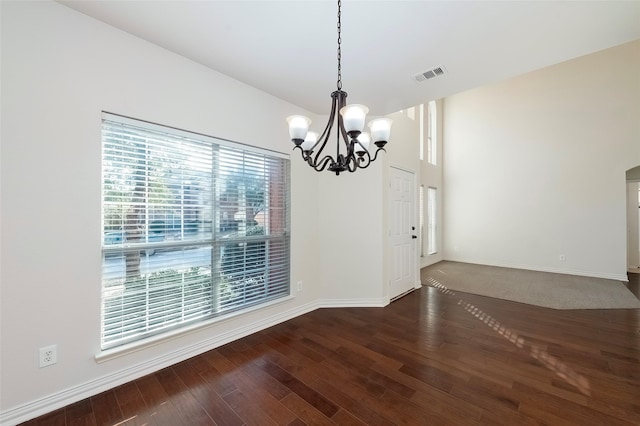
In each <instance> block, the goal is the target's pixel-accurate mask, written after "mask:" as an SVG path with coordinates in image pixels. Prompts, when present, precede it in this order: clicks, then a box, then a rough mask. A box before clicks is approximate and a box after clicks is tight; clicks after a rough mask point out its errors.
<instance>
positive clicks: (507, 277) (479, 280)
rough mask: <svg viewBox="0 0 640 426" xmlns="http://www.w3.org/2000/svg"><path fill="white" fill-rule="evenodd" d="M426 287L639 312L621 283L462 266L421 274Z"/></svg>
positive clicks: (549, 305) (449, 264) (443, 265)
mask: <svg viewBox="0 0 640 426" xmlns="http://www.w3.org/2000/svg"><path fill="white" fill-rule="evenodd" d="M420 275H421V279H422V284H423V285H435V283H439V284H440V285H443V286H445V287H447V288H449V289H450V290H455V291H461V292H465V293H472V294H478V295H481V296H489V297H495V298H498V299H506V300H512V301H514V302H521V303H528V304H530V305H537V306H543V307H546V308H553V309H640V300H638V299H637V298H636V297H635V296H634V295H633V293H631V292H630V291H629V289H627V288H626V287H625V285H624V284H623V283H622V282H620V281H615V280H607V279H602V278H590V277H579V276H575V275H565V274H553V273H549V272H536V271H527V270H523V269H510V268H499V267H495V266H484V265H474V264H470V263H460V262H449V261H444V262H439V263H437V264H435V265H432V266H428V267H426V268H423V269H422V270H421V273H420Z"/></svg>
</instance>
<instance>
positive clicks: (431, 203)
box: [427, 187, 438, 255]
mask: <svg viewBox="0 0 640 426" xmlns="http://www.w3.org/2000/svg"><path fill="white" fill-rule="evenodd" d="M437 200H438V190H437V189H436V188H431V187H429V188H427V253H428V254H430V255H431V254H436V253H437V252H438V239H437V224H438V215H437V211H438V204H437V203H438V202H437Z"/></svg>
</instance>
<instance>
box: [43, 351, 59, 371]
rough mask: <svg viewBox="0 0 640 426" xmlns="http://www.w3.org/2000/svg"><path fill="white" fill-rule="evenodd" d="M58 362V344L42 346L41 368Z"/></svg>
mask: <svg viewBox="0 0 640 426" xmlns="http://www.w3.org/2000/svg"><path fill="white" fill-rule="evenodd" d="M56 362H58V346H57V345H51V346H46V347H44V348H40V368H42V367H48V366H50V365H53V364H55V363H56Z"/></svg>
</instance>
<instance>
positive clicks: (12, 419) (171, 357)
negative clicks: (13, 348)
mask: <svg viewBox="0 0 640 426" xmlns="http://www.w3.org/2000/svg"><path fill="white" fill-rule="evenodd" d="M319 307H332V306H330V305H325V304H319V303H318V302H316V301H314V302H312V303H308V304H305V305H302V306H298V307H296V308H293V309H289V310H286V311H283V312H280V313H278V314H275V315H271V316H270V317H268V318H265V319H264V320H262V321H259V322H256V323H253V324H249V325H247V326H245V327H240V328H238V329H234V330H233V331H231V332H227V333H223V334H219V335H216V336H212V337H210V338H208V339H204V340H201V341H199V342H198V343H196V344H193V345H190V346H186V347H184V348H181V349H179V350H176V351H172V352H169V353H167V354H164V355H162V356H160V357H157V358H154V359H152V360H149V361H146V362H144V363H140V364H137V365H132V366H130V367H128V368H125V369H122V370H119V371H116V372H114V373H111V374H108V375H106V376H103V377H100V378H98V379H95V380H91V381H89V382H86V383H83V384H80V385H78V386H74V387H72V388H69V389H65V390H63V391H60V392H56V393H55V394H52V395H49V396H47V397H44V398H40V399H38V400H35V401H32V402H29V403H27V404H24V405H21V406H18V407H14V408H10V409H8V410H5V411H3V412H2V413H0V425H2V426H14V425H17V424H19V423H22V422H25V421H27V420H31V419H33V418H36V417H39V416H41V415H43V414H47V413H50V412H52V411H55V410H57V409H59V408H62V407H65V406H67V405H69V404H73V403H74V402H78V401H81V400H83V399H85V398H89V397H91V396H94V395H97V394H99V393H101V392H104V391H107V390H109V389H113V388H115V387H117V386H120V385H123V384H125V383H127V382H130V381H132V380H135V379H138V378H140V377H143V376H146V375H148V374H151V373H154V372H156V371H158V370H161V369H163V368H166V367H169V366H171V365H174V364H176V363H178V362H181V361H184V360H186V359H189V358H191V357H194V356H196V355H200V354H201V353H204V352H206V351H209V350H212V349H215V348H217V347H220V346H222V345H224V344H227V343H230V342H233V341H234V340H238V339H240V338H242V337H245V336H248V335H250V334H253V333H256V332H258V331H261V330H264V329H266V328H269V327H272V326H274V325H276V324H279V323H281V322H284V321H287V320H290V319H292V318H295V317H297V316H300V315H303V314H306V313H308V312H311V311H314V310H316V309H318V308H319Z"/></svg>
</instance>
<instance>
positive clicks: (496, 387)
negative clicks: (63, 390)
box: [26, 275, 640, 426]
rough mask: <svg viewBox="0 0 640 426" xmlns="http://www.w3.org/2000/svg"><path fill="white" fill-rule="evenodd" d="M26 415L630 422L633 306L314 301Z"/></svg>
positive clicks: (433, 291) (458, 297)
mask: <svg viewBox="0 0 640 426" xmlns="http://www.w3.org/2000/svg"><path fill="white" fill-rule="evenodd" d="M638 278H639V276H637V275H636V276H635V277H631V282H630V285H629V288H630V289H631V291H632V292H634V294H635V295H636V296H639V295H640V291H639V290H640V289H639V287H640V285H639V281H638ZM26 424H27V425H29V426H32V425H67V426H71V425H125V424H126V425H145V424H148V425H169V426H178V425H188V426H193V425H214V424H219V425H242V424H251V425H270V424H289V425H303V424H309V425H310V424H344V425H362V424H370V425H391V424H410V425H427V424H428V425H475V424H487V425H521V424H523V425H529V424H531V425H533V424H547V425H564V424H575V425H625V424H636V425H638V424H640V309H635V310H572V311H558V310H553V309H546V308H539V307H535V306H530V305H524V304H519V303H514V302H507V301H503V300H498V299H491V298H487V297H481V296H474V295H471V294H465V293H453V292H450V291H447V290H446V289H437V288H433V287H423V288H422V289H420V290H417V291H415V292H413V293H411V294H409V295H407V296H405V297H403V298H401V299H399V300H397V301H395V302H394V303H392V304H391V305H389V306H387V307H385V308H338V309H320V310H317V311H314V312H311V313H309V314H307V315H303V316H301V317H298V318H295V319H293V320H290V321H287V322H286V323H283V324H280V325H278V326H275V327H272V328H269V329H268V330H265V331H262V332H260V333H257V334H254V335H252V336H249V337H247V338H244V339H241V340H239V341H236V342H234V343H231V344H228V345H225V346H223V347H220V348H218V349H216V350H212V351H210V352H207V353H205V354H203V355H200V356H197V357H195V358H192V359H190V360H188V361H185V362H182V363H180V364H177V365H174V366H173V367H170V368H166V369H164V370H161V371H159V372H157V373H155V374H151V375H149V376H146V377H143V378H141V379H138V380H135V381H133V382H131V383H128V384H126V385H123V386H120V387H118V388H116V389H113V390H110V391H108V392H105V393H102V394H100V395H97V396H94V397H92V398H89V399H86V400H84V401H81V402H78V403H76V404H73V405H70V406H68V407H65V408H63V409H60V410H58V411H56V412H53V413H50V414H48V415H46V416H43V417H40V418H38V419H35V420H32V421H29V422H27V423H26Z"/></svg>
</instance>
